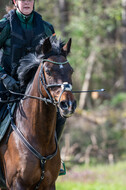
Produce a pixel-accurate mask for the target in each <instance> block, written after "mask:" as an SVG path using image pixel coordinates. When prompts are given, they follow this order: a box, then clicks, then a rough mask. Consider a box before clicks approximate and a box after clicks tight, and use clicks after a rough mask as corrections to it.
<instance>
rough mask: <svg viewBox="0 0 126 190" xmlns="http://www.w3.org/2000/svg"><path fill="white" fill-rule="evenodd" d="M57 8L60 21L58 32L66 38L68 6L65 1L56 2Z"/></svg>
mask: <svg viewBox="0 0 126 190" xmlns="http://www.w3.org/2000/svg"><path fill="white" fill-rule="evenodd" d="M58 7H59V19H60V30H61V32H62V35H63V36H64V37H65V36H67V32H66V31H65V27H66V26H67V25H68V23H69V11H68V10H69V4H68V1H67V0H58Z"/></svg>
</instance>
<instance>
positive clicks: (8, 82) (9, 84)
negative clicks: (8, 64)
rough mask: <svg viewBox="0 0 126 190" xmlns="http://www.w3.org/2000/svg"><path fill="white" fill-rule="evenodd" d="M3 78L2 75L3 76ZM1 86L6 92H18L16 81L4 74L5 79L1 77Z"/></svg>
mask: <svg viewBox="0 0 126 190" xmlns="http://www.w3.org/2000/svg"><path fill="white" fill-rule="evenodd" d="M3 76H4V75H3ZM1 79H2V81H3V84H4V86H5V88H6V89H7V90H12V91H18V90H19V86H18V85H17V81H16V80H15V79H14V78H12V77H11V76H9V75H7V74H5V77H3V78H2V77H1Z"/></svg>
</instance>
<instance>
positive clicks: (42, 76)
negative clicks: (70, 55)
mask: <svg viewBox="0 0 126 190" xmlns="http://www.w3.org/2000/svg"><path fill="white" fill-rule="evenodd" d="M45 62H50V63H53V64H57V65H64V64H66V63H68V61H65V62H55V61H51V60H49V59H43V62H42V64H41V69H40V72H39V79H38V85H39V84H40V83H39V81H41V84H42V86H43V87H44V89H45V91H46V93H47V95H48V98H46V99H45V100H44V101H45V102H49V101H50V103H52V104H53V105H59V104H60V100H61V96H62V94H63V92H64V91H72V85H71V84H69V83H68V82H64V83H62V84H57V83H56V84H55V83H54V84H47V83H46V78H45V74H44V63H45ZM53 87H61V89H62V91H61V93H60V95H59V100H58V101H56V100H55V99H54V98H53V97H52V95H51V94H50V92H49V89H50V88H53ZM39 92H40V94H41V96H42V97H43V94H42V91H41V90H40V85H39Z"/></svg>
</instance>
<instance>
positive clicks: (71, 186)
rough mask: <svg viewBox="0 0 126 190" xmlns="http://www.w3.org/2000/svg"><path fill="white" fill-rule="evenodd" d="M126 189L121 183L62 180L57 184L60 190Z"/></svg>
mask: <svg viewBox="0 0 126 190" xmlns="http://www.w3.org/2000/svg"><path fill="white" fill-rule="evenodd" d="M64 188H65V190H80V189H81V190H108V189H109V190H125V187H124V186H123V185H121V184H102V183H94V184H84V183H79V182H61V183H58V184H57V189H58V190H64Z"/></svg>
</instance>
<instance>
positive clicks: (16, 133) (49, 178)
mask: <svg viewBox="0 0 126 190" xmlns="http://www.w3.org/2000/svg"><path fill="white" fill-rule="evenodd" d="M70 49H71V39H69V41H68V42H67V43H66V44H65V43H63V42H62V41H61V40H57V39H53V38H51V37H50V38H47V39H42V40H41V42H40V44H39V45H38V46H37V48H36V52H35V53H30V54H28V55H26V56H25V57H24V58H22V59H21V60H20V66H19V67H18V71H17V72H18V78H19V80H20V85H21V89H24V86H25V85H26V84H27V87H26V88H25V93H24V94H23V93H19V94H20V95H22V96H23V98H21V100H20V102H19V104H18V106H17V108H16V110H15V113H14V115H11V125H10V126H9V129H8V131H7V133H6V135H5V136H4V138H3V140H2V141H1V142H0V163H1V167H2V171H3V173H4V176H5V179H6V189H7V190H35V189H39V190H55V189H56V187H55V182H56V179H57V177H58V175H59V171H60V167H61V158H60V150H59V146H58V143H57V137H56V116H57V110H59V111H60V114H61V116H62V117H66V118H68V117H70V116H71V115H72V114H73V113H74V111H75V109H76V101H75V98H74V96H73V94H72V79H71V78H72V73H73V69H72V67H71V66H70V63H69V62H68V60H67V55H68V54H69V52H70ZM13 93H14V92H13ZM15 94H16V93H15ZM17 94H18V93H17ZM1 190H2V188H1Z"/></svg>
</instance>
